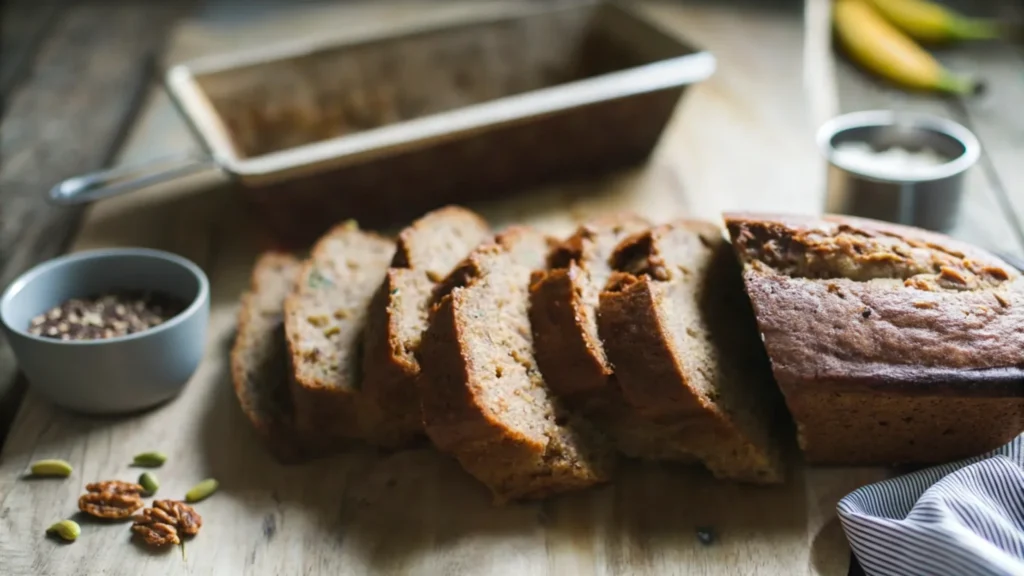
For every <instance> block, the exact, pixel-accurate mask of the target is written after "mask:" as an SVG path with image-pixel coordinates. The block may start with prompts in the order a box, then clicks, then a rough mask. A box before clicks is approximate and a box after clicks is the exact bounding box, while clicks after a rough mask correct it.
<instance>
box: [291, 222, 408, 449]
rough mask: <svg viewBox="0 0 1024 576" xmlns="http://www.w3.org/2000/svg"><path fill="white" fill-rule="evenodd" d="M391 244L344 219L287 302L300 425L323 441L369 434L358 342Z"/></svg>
mask: <svg viewBox="0 0 1024 576" xmlns="http://www.w3.org/2000/svg"><path fill="white" fill-rule="evenodd" d="M394 250H395V245H394V242H392V241H391V240H389V239H387V238H383V237H381V236H378V235H376V234H373V233H370V232H364V231H361V230H359V229H358V227H357V226H356V225H355V224H354V223H351V222H349V223H345V224H342V225H339V226H337V227H335V228H334V229H333V230H331V231H330V232H328V233H327V235H325V236H324V237H323V238H321V239H320V240H319V241H318V242H317V243H316V245H315V246H314V247H313V250H312V253H311V255H310V258H309V259H308V260H307V261H306V262H305V263H304V264H303V266H302V270H301V271H300V273H299V276H298V278H297V280H296V283H295V287H294V291H293V292H292V293H291V294H290V295H289V296H288V298H287V299H286V300H285V305H284V310H285V316H284V323H285V336H286V338H287V342H288V355H289V358H290V359H291V365H292V378H293V381H292V387H291V388H292V397H293V400H294V403H295V415H296V424H297V427H298V429H299V431H300V433H302V434H306V435H310V436H312V437H319V438H322V439H323V441H324V442H334V441H335V440H339V441H340V440H343V439H352V438H365V437H367V431H366V427H367V424H366V423H365V420H366V416H365V415H364V414H363V412H364V411H363V410H361V409H360V402H361V399H360V397H359V394H358V392H359V381H360V373H359V359H360V356H361V353H360V350H359V347H360V346H361V338H362V333H363V328H364V325H365V322H366V311H367V309H368V308H369V304H370V300H371V298H373V294H374V292H376V290H377V288H378V287H379V286H380V285H381V282H382V281H383V279H384V274H385V273H386V272H387V268H388V264H389V263H390V262H391V258H392V256H393V254H394ZM371 424H372V422H371ZM339 445H340V444H339Z"/></svg>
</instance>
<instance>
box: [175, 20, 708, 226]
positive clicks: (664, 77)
mask: <svg viewBox="0 0 1024 576" xmlns="http://www.w3.org/2000/svg"><path fill="white" fill-rule="evenodd" d="M714 68H715V60H714V58H713V57H712V56H711V54H709V53H707V52H701V51H698V50H695V49H694V48H692V47H690V46H688V45H687V44H685V43H683V42H682V41H680V40H679V39H677V38H675V37H673V36H672V35H670V34H667V33H665V32H663V31H662V30H660V29H658V28H657V27H656V26H654V25H653V24H652V23H650V22H648V21H647V20H645V19H644V18H642V17H641V16H639V15H638V14H636V13H635V12H634V11H633V10H632V9H630V8H627V7H625V6H622V5H619V4H616V3H611V2H601V3H587V4H581V5H572V6H564V5H563V6H562V7H556V8H542V9H539V10H536V11H533V12H528V13H526V14H522V15H517V16H510V17H502V18H494V19H489V20H477V21H472V22H469V23H460V24H457V25H449V26H445V27H435V28H429V29H420V30H415V31H405V32H402V33H397V34H395V33H392V34H390V35H385V36H380V37H375V38H369V39H361V40H358V41H346V40H338V39H322V38H321V39H304V40H302V41H299V42H296V43H291V44H289V45H286V46H277V47H270V48H265V49H261V50H258V51H250V52H245V53H240V54H232V55H222V56H216V57H208V58H203V59H200V60H196V61H193V62H188V63H185V64H181V65H177V66H175V67H173V68H171V69H170V70H169V71H168V73H167V76H166V84H167V89H168V91H169V93H170V94H171V96H172V99H173V100H174V102H175V103H176V104H177V106H178V107H179V109H180V111H181V113H182V114H183V115H184V117H185V118H186V119H187V120H188V122H189V124H190V125H191V127H192V128H193V130H194V132H195V134H196V136H197V138H198V139H199V141H200V142H201V144H202V145H203V148H204V149H205V150H206V152H207V153H208V154H209V157H210V160H211V161H212V162H213V163H214V164H215V165H216V166H217V167H218V168H219V169H220V170H222V171H224V172H225V173H226V174H228V175H229V176H230V177H231V178H232V179H233V180H235V181H236V182H237V184H239V185H240V186H241V188H242V190H243V193H244V194H245V195H246V196H247V198H248V199H249V200H251V202H252V204H253V205H254V206H255V207H256V208H257V209H258V211H259V212H260V213H261V214H262V215H263V216H264V218H265V221H266V224H267V226H268V227H269V228H270V229H271V230H272V231H273V232H276V236H277V238H278V239H280V240H281V241H283V242H284V243H287V244H289V245H304V244H308V243H309V242H310V241H311V240H313V239H315V238H316V237H317V236H318V235H319V234H320V233H321V232H323V231H324V230H326V229H327V228H328V227H329V226H331V225H332V224H334V223H336V222H338V221H339V220H341V219H344V218H355V219H356V220H358V221H359V223H360V224H361V225H362V226H363V227H368V228H376V227H386V226H390V225H394V224H399V223H402V222H404V221H407V220H408V219H411V218H413V217H415V216H417V215H419V214H421V213H422V212H424V211H426V210H429V209H431V208H433V207H437V206H440V205H444V204H448V203H463V202H472V201H476V200H482V199H488V198H497V197H501V196H502V195H503V194H506V193H511V192H512V191H515V190H521V189H525V188H527V187H529V186H532V185H536V184H541V183H544V182H548V181H551V180H557V179H563V178H567V177H573V176H579V175H583V174H590V173H594V172H597V171H607V170H611V169H615V168H619V167H622V166H625V165H629V164H634V163H637V162H639V161H642V160H643V159H644V158H646V157H647V155H648V154H649V153H650V151H651V150H652V148H653V147H654V145H655V144H656V143H657V141H658V138H659V136H660V134H661V131H662V129H663V128H664V126H665V124H666V123H667V121H668V120H669V118H670V116H671V115H672V112H673V110H674V109H675V106H676V104H677V102H678V100H679V97H680V96H681V94H682V92H683V90H684V88H685V87H686V86H687V85H689V84H693V83H695V82H699V81H701V80H703V79H705V78H707V77H708V76H710V75H711V74H712V73H713V71H714Z"/></svg>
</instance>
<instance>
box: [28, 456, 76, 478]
mask: <svg viewBox="0 0 1024 576" xmlns="http://www.w3.org/2000/svg"><path fill="white" fill-rule="evenodd" d="M71 471H72V468H71V464H68V463H67V462H65V461H63V460H56V459H50V460H39V461H36V462H33V463H32V475H33V476H62V477H64V478H67V477H68V476H71Z"/></svg>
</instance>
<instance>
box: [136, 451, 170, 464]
mask: <svg viewBox="0 0 1024 576" xmlns="http://www.w3.org/2000/svg"><path fill="white" fill-rule="evenodd" d="M164 462H167V456H165V455H164V454H163V453H161V452H143V453H142V454H137V455H136V456H135V459H134V460H132V464H135V465H136V466H145V467H147V468H156V467H159V466H163V464H164Z"/></svg>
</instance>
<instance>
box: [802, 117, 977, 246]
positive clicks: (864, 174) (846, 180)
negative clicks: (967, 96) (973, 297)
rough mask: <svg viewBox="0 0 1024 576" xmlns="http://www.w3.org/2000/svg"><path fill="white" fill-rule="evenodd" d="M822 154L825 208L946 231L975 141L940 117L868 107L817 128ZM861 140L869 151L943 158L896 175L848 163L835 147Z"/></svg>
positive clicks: (954, 213)
mask: <svg viewBox="0 0 1024 576" xmlns="http://www.w3.org/2000/svg"><path fill="white" fill-rule="evenodd" d="M817 140H818V146H819V147H820V148H821V151H822V153H823V154H824V155H825V157H826V158H827V159H828V162H829V166H828V176H827V190H828V192H827V200H826V207H825V209H826V211H827V212H830V213H835V214H849V215H853V216H861V217H864V218H874V219H877V220H886V221H889V222H895V223H898V224H906V225H909V226H918V227H921V228H927V229H930V230H936V231H940V232H948V231H949V230H950V229H951V228H953V226H954V225H955V224H956V219H957V213H958V211H959V207H960V198H961V196H963V189H964V177H965V175H966V173H967V171H968V170H969V169H970V168H971V167H972V166H973V165H974V164H975V163H977V161H978V157H979V156H980V155H981V146H980V145H979V144H978V139H977V138H976V137H975V136H974V134H972V133H971V131H970V130H968V129H967V128H965V127H963V126H961V125H960V124H957V123H956V122H953V121H952V120H947V119H945V118H940V117H938V116H932V115H929V114H921V113H916V112H896V111H892V110H870V111H863V112H853V113H850V114H844V115H842V116H837V117H835V118H833V119H831V120H829V121H828V122H826V123H825V124H823V125H822V126H821V128H819V129H818V135H817ZM844 143H865V144H868V145H870V146H871V148H873V149H874V150H875V151H879V152H880V151H884V150H888V149H891V148H896V147H898V148H903V149H905V150H907V151H908V152H910V153H920V152H921V151H922V150H925V149H930V150H931V151H933V152H934V153H936V154H938V155H941V156H943V157H945V158H947V159H948V161H946V162H944V163H941V164H935V165H931V166H917V167H914V168H912V169H910V168H908V169H907V171H906V172H904V173H902V174H900V173H898V172H897V171H894V170H891V169H890V170H886V169H884V168H882V167H881V164H879V165H878V166H879V168H878V169H873V168H871V167H866V166H858V165H854V164H853V163H851V162H850V161H849V159H848V158H844V157H843V154H842V153H840V150H839V147H841V146H842V145H843V144H844Z"/></svg>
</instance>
